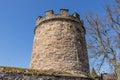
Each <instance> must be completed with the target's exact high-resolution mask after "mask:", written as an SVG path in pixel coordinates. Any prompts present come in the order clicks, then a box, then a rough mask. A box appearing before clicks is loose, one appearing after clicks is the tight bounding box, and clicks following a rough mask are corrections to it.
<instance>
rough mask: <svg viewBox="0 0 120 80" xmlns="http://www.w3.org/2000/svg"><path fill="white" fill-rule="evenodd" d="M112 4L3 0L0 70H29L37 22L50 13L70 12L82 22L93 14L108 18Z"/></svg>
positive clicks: (108, 0) (100, 1)
mask: <svg viewBox="0 0 120 80" xmlns="http://www.w3.org/2000/svg"><path fill="white" fill-rule="evenodd" d="M111 2H112V0H0V66H14V67H23V68H29V63H30V57H31V52H32V44H33V38H34V33H33V31H34V28H35V20H36V18H37V17H38V16H44V15H45V11H46V10H50V9H53V10H54V12H55V13H59V9H61V8H66V9H69V13H70V14H72V13H73V12H78V13H79V14H80V16H81V18H82V19H84V14H85V13H88V12H89V11H94V12H98V13H99V14H100V15H104V13H105V12H104V9H103V8H104V5H105V4H108V3H111Z"/></svg>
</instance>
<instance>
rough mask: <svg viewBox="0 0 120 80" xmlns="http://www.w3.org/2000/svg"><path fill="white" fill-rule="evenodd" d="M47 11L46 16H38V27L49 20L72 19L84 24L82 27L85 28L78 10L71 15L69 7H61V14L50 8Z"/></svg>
mask: <svg viewBox="0 0 120 80" xmlns="http://www.w3.org/2000/svg"><path fill="white" fill-rule="evenodd" d="M45 13H46V15H45V17H42V16H39V17H38V18H37V20H36V27H37V26H39V25H40V24H42V23H45V22H48V21H56V20H61V21H71V22H76V23H80V24H81V25H82V28H83V29H84V27H83V21H82V20H80V15H79V14H78V13H76V12H75V13H73V14H72V15H70V14H69V10H68V9H60V14H55V13H54V11H53V10H48V11H46V12H45ZM35 29H36V28H35ZM84 32H85V29H84Z"/></svg>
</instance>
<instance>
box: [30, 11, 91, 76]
mask: <svg viewBox="0 0 120 80" xmlns="http://www.w3.org/2000/svg"><path fill="white" fill-rule="evenodd" d="M34 34H35V36H34V42H33V50H32V57H31V62H30V68H32V69H38V70H40V71H41V70H43V71H44V70H51V71H52V70H53V71H60V72H67V73H70V74H72V75H73V76H80V77H88V76H89V63H88V54H87V49H86V41H85V28H84V27H83V22H82V21H81V20H80V18H79V14H77V13H73V14H72V15H69V14H68V10H67V9H61V10H60V14H54V12H53V11H52V10H49V11H46V16H45V17H41V16H39V17H38V18H37V20H36V27H35V30H34Z"/></svg>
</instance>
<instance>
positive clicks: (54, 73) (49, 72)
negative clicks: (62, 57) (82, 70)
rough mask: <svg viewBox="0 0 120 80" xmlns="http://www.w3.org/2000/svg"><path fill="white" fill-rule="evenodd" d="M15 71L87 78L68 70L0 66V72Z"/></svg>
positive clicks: (18, 72) (17, 72) (28, 73)
mask: <svg viewBox="0 0 120 80" xmlns="http://www.w3.org/2000/svg"><path fill="white" fill-rule="evenodd" d="M1 72H4V73H15V74H25V75H37V76H39V75H44V76H59V77H61V76H64V77H76V78H88V77H81V76H73V75H72V74H70V73H68V72H60V71H54V70H44V71H39V70H35V69H27V68H16V67H7V66H0V73H1Z"/></svg>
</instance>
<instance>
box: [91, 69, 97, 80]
mask: <svg viewBox="0 0 120 80" xmlns="http://www.w3.org/2000/svg"><path fill="white" fill-rule="evenodd" d="M91 77H92V78H95V77H98V74H97V73H96V71H95V69H94V68H92V72H91Z"/></svg>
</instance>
